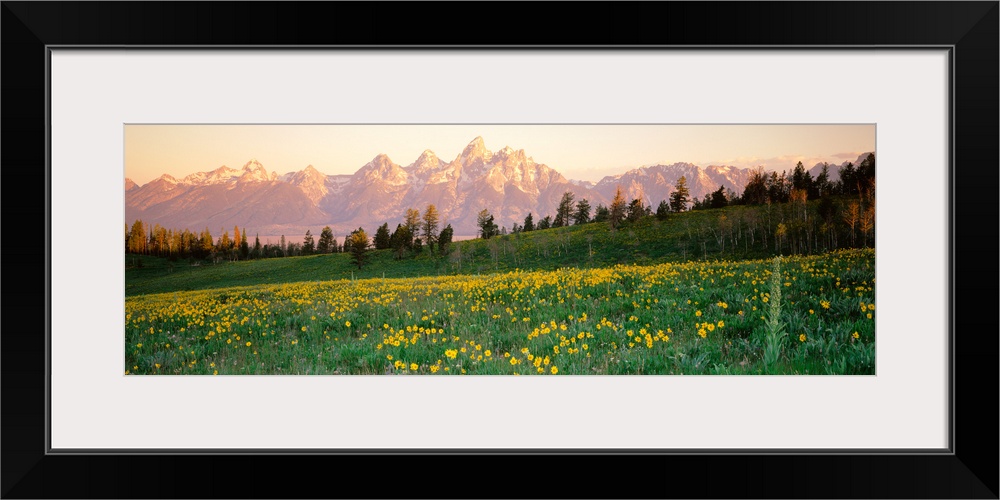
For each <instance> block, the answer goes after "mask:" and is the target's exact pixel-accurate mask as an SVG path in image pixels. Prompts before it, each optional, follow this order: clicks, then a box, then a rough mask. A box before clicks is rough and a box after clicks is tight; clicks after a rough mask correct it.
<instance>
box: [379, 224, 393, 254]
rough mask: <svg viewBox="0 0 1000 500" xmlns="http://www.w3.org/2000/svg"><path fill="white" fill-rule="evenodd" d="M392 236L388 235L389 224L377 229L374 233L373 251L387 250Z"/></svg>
mask: <svg viewBox="0 0 1000 500" xmlns="http://www.w3.org/2000/svg"><path fill="white" fill-rule="evenodd" d="M391 237H392V235H390V234H389V223H388V222H386V223H384V224H382V225H381V226H379V227H378V229H377V230H376V231H375V250H384V249H386V248H389V246H390V243H389V240H390V239H391Z"/></svg>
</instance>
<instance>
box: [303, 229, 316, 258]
mask: <svg viewBox="0 0 1000 500" xmlns="http://www.w3.org/2000/svg"><path fill="white" fill-rule="evenodd" d="M315 252H316V240H314V239H313V235H312V233H311V232H309V230H308V229H306V237H305V238H304V239H303V240H302V255H312V254H313V253H315Z"/></svg>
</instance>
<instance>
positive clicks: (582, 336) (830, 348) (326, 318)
mask: <svg viewBox="0 0 1000 500" xmlns="http://www.w3.org/2000/svg"><path fill="white" fill-rule="evenodd" d="M283 260H285V261H296V260H298V261H300V262H303V263H306V264H303V265H309V266H316V267H317V268H319V267H321V266H322V264H323V263H324V262H333V261H335V260H336V259H332V258H327V257H322V258H315V257H314V258H306V259H283ZM316 263H319V264H316ZM256 264H258V265H259V264H261V263H256ZM263 264H270V265H273V263H269V262H266V263H263ZM218 267H219V268H226V267H230V268H234V269H235V268H239V267H240V266H237V265H231V266H218ZM251 267H252V266H251ZM208 271H210V270H208ZM284 271H287V269H277V268H276V272H284ZM317 272H318V271H317ZM224 276H225V278H226V279H230V280H237V279H244V278H243V277H242V275H239V274H235V273H234V274H232V275H224ZM259 278H260V279H270V280H276V279H280V276H275V275H269V274H261V275H260V276H259ZM874 301H875V253H874V251H872V250H871V249H868V250H848V251H838V252H831V253H827V254H823V255H817V256H795V257H789V258H785V259H780V260H779V259H775V260H774V261H771V260H742V261H718V262H708V263H703V262H689V263H684V264H659V265H653V266H612V267H606V268H602V269H588V270H585V269H563V270H560V271H558V272H553V271H543V270H538V271H518V272H508V273H493V274H488V275H480V276H456V277H443V278H435V277H426V278H416V279H368V280H356V281H353V282H352V281H349V280H340V281H322V282H300V283H288V284H279V285H258V286H249V287H233V288H224V289H212V290H200V291H193V292H176V293H166V294H159V295H144V296H133V297H128V298H126V300H125V323H126V327H125V362H126V365H125V370H126V371H125V374H126V375H130V374H177V375H179V374H202V375H238V374H357V375H365V374H428V375H430V374H436V375H460V374H485V375H515V374H516V375H528V374H541V375H556V374H571V375H582V374H606V375H615V374H661V375H666V374H680V373H683V374H867V375H871V374H874V373H875V313H876V311H875V304H874ZM790 397H794V395H790Z"/></svg>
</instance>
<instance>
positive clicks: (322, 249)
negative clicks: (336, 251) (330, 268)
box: [316, 226, 335, 253]
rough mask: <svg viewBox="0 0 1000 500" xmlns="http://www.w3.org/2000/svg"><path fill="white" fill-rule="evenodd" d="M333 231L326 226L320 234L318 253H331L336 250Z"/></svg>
mask: <svg viewBox="0 0 1000 500" xmlns="http://www.w3.org/2000/svg"><path fill="white" fill-rule="evenodd" d="M334 246H335V245H334V240H333V230H332V229H330V226H326V227H324V228H323V230H322V231H320V233H319V243H318V244H316V253H330V252H333V248H334Z"/></svg>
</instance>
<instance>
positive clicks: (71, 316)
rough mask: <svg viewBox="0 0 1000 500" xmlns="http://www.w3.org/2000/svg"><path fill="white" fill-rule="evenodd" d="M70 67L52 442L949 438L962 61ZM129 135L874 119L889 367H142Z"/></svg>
mask: <svg viewBox="0 0 1000 500" xmlns="http://www.w3.org/2000/svg"><path fill="white" fill-rule="evenodd" d="M51 68H52V72H51V76H52V101H51V103H52V108H51V109H52V227H53V232H54V234H55V235H56V236H57V238H56V239H55V240H54V241H55V242H56V243H58V245H55V246H54V247H53V248H52V277H53V278H52V406H51V409H52V446H53V448H57V449H73V448H136V449H140V448H470V449H472V448H667V449H679V448H698V449H713V448H715V449H727V448H728V449H744V448H800V449H806V448H831V449H836V448H864V449H874V448H888V449H917V448H923V449H926V448H938V449H940V448H945V447H946V446H947V423H948V408H947V385H946V382H947V375H946V373H947V363H948V359H947V324H946V320H947V294H946V291H947V272H948V270H947V261H946V257H947V253H946V252H947V221H946V214H947V199H948V192H947V186H948V182H947V179H948V177H947V164H948V128H947V110H948V71H947V68H948V59H947V52H946V51H945V50H943V49H941V50H927V51H913V50H907V51H806V50H796V51H708V50H702V51H681V50H663V51H631V52H628V51H594V52H590V51H587V52H576V51H574V52H560V51H522V52H516V51H514V52H495V51H489V52H487V51H482V52H479V51H461V52H458V51H454V52H444V51H440V52H432V51H405V52H403V51H356V52H347V51H298V52H286V51H270V52H266V51H260V52H257V51H228V52H227V51H127V52H126V51H110V50H109V51H80V50H72V51H69V50H66V51H62V50H58V49H57V50H55V51H54V53H53V56H52V65H51ZM124 123H567V124H571V123H875V124H877V130H878V140H877V145H876V154H877V155H878V189H879V191H878V202H879V206H878V215H877V224H878V247H877V266H878V270H877V282H878V284H877V287H876V292H877V304H878V306H877V307H878V316H877V321H878V323H877V335H878V347H877V375H876V376H867V377H823V376H812V377H809V376H799V377H725V376H717V377H711V376H699V377H690V376H673V377H670V376H635V377H624V376H621V377H601V376H568V377H486V376H478V377H429V376H428V377H378V376H371V377H349V376H329V377H317V376H313V377H310V376H300V377H294V376H284V377H283V376H267V377H249V376H229V377H148V376H147V377H126V376H124V375H123V373H124V370H123V366H122V359H123V355H124V354H123V352H124V351H123V350H124V346H123V341H122V339H123V331H124V317H123V316H124V315H123V313H122V311H123V299H122V297H123V296H124V285H123V279H124V278H123V273H124V271H123V269H122V267H123V266H122V262H123V256H122V244H121V241H122V237H123V227H124V226H123V220H124V213H123V205H124V203H123V196H124V193H123V189H122V180H123V166H122V165H123V144H122V137H123V124H124ZM65 242H79V244H76V245H66V244H65ZM83 263H86V264H83Z"/></svg>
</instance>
